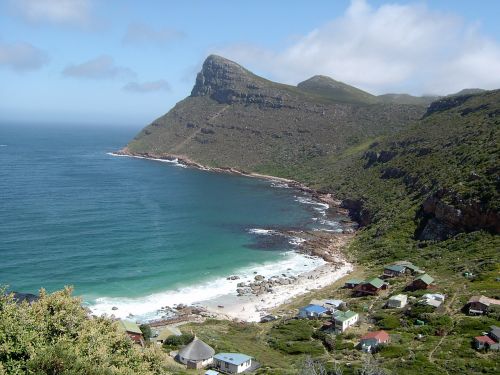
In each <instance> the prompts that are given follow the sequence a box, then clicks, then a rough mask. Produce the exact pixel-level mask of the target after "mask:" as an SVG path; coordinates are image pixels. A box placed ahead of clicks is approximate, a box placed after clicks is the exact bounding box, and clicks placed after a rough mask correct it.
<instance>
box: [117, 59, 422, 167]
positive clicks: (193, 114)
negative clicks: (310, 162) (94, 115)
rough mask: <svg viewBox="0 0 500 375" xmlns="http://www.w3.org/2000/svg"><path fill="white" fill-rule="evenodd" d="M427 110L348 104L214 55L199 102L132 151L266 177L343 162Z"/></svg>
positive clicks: (164, 121) (166, 120) (158, 123)
mask: <svg viewBox="0 0 500 375" xmlns="http://www.w3.org/2000/svg"><path fill="white" fill-rule="evenodd" d="M339 84H340V83H339ZM342 85H343V88H346V87H347V88H349V87H350V86H348V85H345V84H342ZM352 90H354V92H356V90H357V89H355V88H352ZM358 91H360V92H361V90H358ZM367 95H369V94H367ZM424 111H425V108H424V107H423V106H417V105H398V104H380V103H378V104H368V103H360V102H358V101H355V100H352V101H349V100H347V101H346V100H340V98H339V97H338V95H336V93H335V92H333V93H332V92H329V93H328V92H326V93H323V94H321V93H318V92H311V91H310V90H309V91H308V90H303V89H301V88H300V87H295V86H290V85H284V84H279V83H275V82H271V81H268V80H266V79H264V78H262V77H259V76H256V75H255V74H253V73H251V72H249V71H248V70H246V69H245V68H243V67H242V66H240V65H238V64H236V63H235V62H233V61H230V60H227V59H224V58H222V57H220V56H215V55H211V56H209V57H208V58H207V59H206V60H205V62H204V64H203V67H202V70H201V71H200V72H199V73H198V76H197V78H196V83H195V86H194V87H193V90H192V92H191V95H190V96H189V97H187V98H186V99H184V100H182V101H181V102H179V103H177V104H176V105H175V107H174V108H172V109H171V110H170V111H169V112H168V113H167V114H165V115H164V116H162V117H160V118H159V119H157V120H155V121H154V122H153V123H152V124H151V125H149V126H148V127H146V128H145V129H144V130H143V131H142V132H141V133H139V134H138V135H137V136H136V138H135V139H134V140H133V141H132V142H130V144H129V145H128V146H127V148H126V149H125V150H126V151H127V152H129V153H132V154H148V155H151V156H156V157H169V156H170V157H174V156H175V157H183V158H187V159H191V160H193V161H196V162H198V163H200V164H204V165H208V166H213V167H234V168H238V169H242V170H245V171H262V170H263V168H266V170H267V169H269V168H274V167H278V168H281V167H283V166H287V165H291V164H296V163H301V162H302V161H303V160H306V159H310V158H313V157H317V156H320V155H321V156H327V155H332V156H334V155H337V154H339V153H341V152H342V151H343V150H345V149H346V148H348V147H351V146H353V145H355V144H356V143H357V142H360V141H363V140H365V139H367V138H372V137H377V136H380V135H383V134H391V133H394V132H396V131H397V130H399V129H401V128H403V127H405V126H406V125H408V124H409V123H411V122H412V121H414V120H415V119H418V118H420V117H421V115H422V114H423V113H424Z"/></svg>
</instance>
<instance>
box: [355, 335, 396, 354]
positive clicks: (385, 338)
mask: <svg viewBox="0 0 500 375" xmlns="http://www.w3.org/2000/svg"><path fill="white" fill-rule="evenodd" d="M389 341H391V337H390V336H389V334H388V333H387V332H386V331H375V332H368V333H367V334H366V335H364V336H363V337H361V340H360V342H359V343H360V346H361V350H363V351H364V352H367V353H371V352H373V351H374V350H375V349H376V348H377V347H378V346H379V345H382V344H387V343H389Z"/></svg>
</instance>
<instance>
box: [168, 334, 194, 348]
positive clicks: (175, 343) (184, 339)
mask: <svg viewBox="0 0 500 375" xmlns="http://www.w3.org/2000/svg"><path fill="white" fill-rule="evenodd" d="M193 339H194V336H193V335H191V334H189V333H183V334H182V335H180V336H175V335H172V336H168V337H167V338H166V339H165V341H164V342H163V347H164V348H165V349H170V350H171V349H177V348H179V347H181V346H184V345H187V344H189V343H190V342H191V341H193Z"/></svg>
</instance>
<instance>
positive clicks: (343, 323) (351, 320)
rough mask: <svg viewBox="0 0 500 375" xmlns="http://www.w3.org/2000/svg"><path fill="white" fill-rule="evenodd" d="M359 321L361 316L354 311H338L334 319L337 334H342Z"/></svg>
mask: <svg viewBox="0 0 500 375" xmlns="http://www.w3.org/2000/svg"><path fill="white" fill-rule="evenodd" d="M358 320H359V314H358V313H355V312H354V311H350V310H348V311H338V312H337V313H336V314H335V315H334V317H333V322H334V325H335V332H337V333H342V332H344V331H345V330H347V328H349V327H351V326H353V325H354V324H356V323H357V321H358Z"/></svg>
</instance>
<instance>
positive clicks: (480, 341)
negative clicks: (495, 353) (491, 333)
mask: <svg viewBox="0 0 500 375" xmlns="http://www.w3.org/2000/svg"><path fill="white" fill-rule="evenodd" d="M474 347H475V348H476V349H477V350H488V349H493V350H498V344H497V343H496V342H495V341H493V340H492V339H491V338H490V337H488V336H476V337H474Z"/></svg>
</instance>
